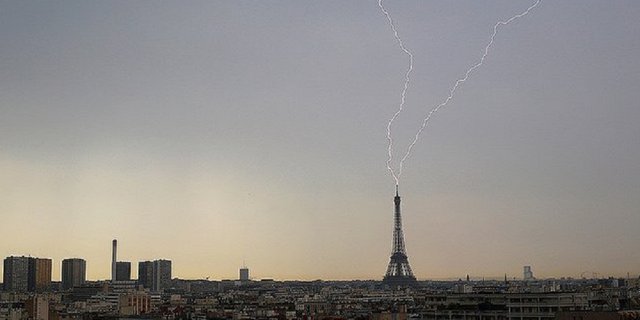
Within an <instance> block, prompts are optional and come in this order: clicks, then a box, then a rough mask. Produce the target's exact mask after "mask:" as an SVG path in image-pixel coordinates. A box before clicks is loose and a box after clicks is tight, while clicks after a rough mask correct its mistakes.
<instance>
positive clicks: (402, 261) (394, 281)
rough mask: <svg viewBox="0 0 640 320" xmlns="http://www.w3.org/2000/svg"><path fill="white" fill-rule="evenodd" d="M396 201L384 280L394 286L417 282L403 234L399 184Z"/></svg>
mask: <svg viewBox="0 0 640 320" xmlns="http://www.w3.org/2000/svg"><path fill="white" fill-rule="evenodd" d="M393 202H394V203H395V214H394V226H393V250H392V252H391V259H390V260H389V266H388V267H387V272H386V273H385V275H384V279H383V280H382V281H383V282H384V283H386V284H389V285H393V286H406V285H411V284H413V283H415V282H416V277H414V276H413V272H412V271H411V267H410V266H409V259H408V258H407V251H406V250H405V248H404V235H403V234H402V217H401V216H400V196H399V195H398V186H397V185H396V197H395V198H394V199H393Z"/></svg>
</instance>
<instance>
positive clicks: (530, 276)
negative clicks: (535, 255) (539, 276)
mask: <svg viewBox="0 0 640 320" xmlns="http://www.w3.org/2000/svg"><path fill="white" fill-rule="evenodd" d="M533 279H534V278H533V271H531V266H524V281H530V280H533Z"/></svg>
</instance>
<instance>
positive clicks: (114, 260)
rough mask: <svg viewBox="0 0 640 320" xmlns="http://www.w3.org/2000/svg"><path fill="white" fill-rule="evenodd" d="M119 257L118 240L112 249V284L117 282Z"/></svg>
mask: <svg viewBox="0 0 640 320" xmlns="http://www.w3.org/2000/svg"><path fill="white" fill-rule="evenodd" d="M117 255H118V240H116V239H113V248H112V249H111V282H115V281H116V261H117Z"/></svg>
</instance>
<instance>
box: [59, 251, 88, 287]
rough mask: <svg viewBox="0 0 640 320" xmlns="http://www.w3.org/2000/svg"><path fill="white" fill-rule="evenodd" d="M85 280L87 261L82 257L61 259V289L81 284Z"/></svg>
mask: <svg viewBox="0 0 640 320" xmlns="http://www.w3.org/2000/svg"><path fill="white" fill-rule="evenodd" d="M86 280H87V262H86V261H85V260H84V259H77V258H73V259H64V260H62V289H63V290H69V289H71V288H73V287H77V286H81V285H82V284H84V283H85V281H86Z"/></svg>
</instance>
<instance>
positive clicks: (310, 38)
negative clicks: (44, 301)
mask: <svg viewBox="0 0 640 320" xmlns="http://www.w3.org/2000/svg"><path fill="white" fill-rule="evenodd" d="M533 3H534V1H532V0H526V1H525V0H517V1H512V0H495V1H490V2H487V1H482V2H479V1H471V0H465V1H455V2H451V1H430V2H424V1H417V0H411V1H402V2H396V1H392V0H387V1H385V7H386V8H387V10H388V11H389V13H390V14H391V15H392V17H393V19H394V22H395V24H396V26H397V29H398V32H399V34H400V36H401V37H402V39H403V40H404V43H405V45H406V46H407V48H409V49H410V50H411V51H412V53H413V55H414V70H413V73H412V80H411V83H410V86H409V89H408V92H407V100H406V106H405V110H404V112H403V113H402V114H401V115H400V116H399V117H398V119H397V120H396V121H395V122H394V124H393V127H392V133H393V136H394V140H395V142H396V146H397V149H396V150H395V153H394V161H395V160H397V158H398V157H400V156H401V155H402V153H403V150H405V149H406V147H407V146H408V144H409V142H410V140H411V139H412V137H413V135H414V134H415V132H416V130H417V129H418V127H419V126H420V123H421V121H422V119H423V118H424V116H425V115H426V113H427V112H428V111H429V110H431V109H432V108H433V107H434V106H436V105H437V104H439V103H440V102H442V100H444V98H445V97H446V96H447V95H448V93H449V90H450V88H451V86H452V85H453V83H454V82H455V80H456V79H458V78H460V77H461V76H463V75H464V72H465V71H466V70H467V69H468V68H469V67H471V66H472V65H473V64H475V63H476V62H477V60H478V59H479V58H480V56H481V55H482V53H483V49H484V47H485V46H486V45H487V43H488V41H489V37H490V35H491V32H492V30H493V29H492V28H493V26H494V24H495V23H496V22H497V21H499V20H504V19H508V18H509V17H511V16H513V15H514V14H517V13H520V12H522V11H523V10H524V9H526V8H527V7H529V6H530V5H532V4H533ZM638 16H640V2H637V1H622V0H621V1H615V2H609V1H595V0H593V1H577V0H569V1H562V2H558V1H544V0H543V1H542V3H541V4H540V5H539V6H538V7H537V8H535V10H533V11H532V12H531V13H530V14H529V15H527V16H525V17H522V18H521V19H518V20H517V21H514V22H513V23H512V24H509V25H508V26H503V27H501V28H500V29H499V31H498V34H497V36H496V38H495V43H494V45H493V47H492V48H491V51H490V53H489V55H488V57H487V59H486V61H485V62H484V65H483V66H482V67H481V68H479V69H477V70H476V71H475V72H474V73H473V74H472V75H471V77H470V79H469V80H468V81H467V82H465V83H464V84H462V85H461V87H460V88H459V90H458V92H457V93H456V96H455V98H454V99H453V100H452V101H451V102H450V103H449V105H447V106H446V107H445V108H443V109H442V110H440V111H439V112H438V113H437V114H436V115H435V116H434V118H433V119H432V120H431V122H430V124H429V126H428V127H427V129H426V131H425V132H424V133H423V135H422V138H421V140H420V141H419V142H418V143H417V145H416V147H415V149H414V151H413V154H412V155H411V157H410V158H409V159H408V160H407V162H406V165H405V168H404V173H403V176H402V179H401V181H400V195H401V196H402V210H403V211H402V213H403V223H404V236H405V241H406V245H407V252H408V256H409V262H410V264H411V267H412V269H413V272H414V274H415V275H416V277H417V278H418V279H438V278H440V279H442V278H462V277H464V276H465V275H466V274H471V275H474V276H478V277H481V276H483V275H486V276H487V277H489V276H494V277H500V276H501V275H504V274H505V273H506V274H507V275H508V276H509V277H510V278H511V277H521V276H522V266H524V265H530V266H532V268H533V271H534V275H535V276H536V277H540V278H546V277H552V276H553V277H562V276H565V277H568V276H571V277H574V278H578V277H579V276H580V274H581V273H585V272H587V273H589V274H591V273H598V274H600V275H615V276H626V274H627V272H630V273H631V274H637V273H638V272H639V271H640V252H638V250H636V249H637V244H638V243H640V233H639V232H637V230H638V226H640V197H638V195H639V194H640V161H639V160H640V144H639V143H638V138H640V126H639V125H638V123H637V121H638V119H640V106H639V105H638V103H639V101H640V90H638V85H639V84H640V62H639V60H638V57H639V56H640V38H639V37H638V34H640V19H638ZM0 43H2V45H0V214H1V217H2V224H3V226H4V228H3V235H4V239H5V240H3V241H2V242H0V256H2V257H3V258H4V257H7V256H10V255H32V256H35V257H48V258H53V259H54V263H53V279H54V280H56V279H60V262H61V260H62V259H64V258H69V257H79V258H83V259H85V260H87V277H88V278H89V279H108V278H109V277H110V276H109V275H110V259H111V251H110V250H111V240H112V239H114V238H115V239H118V241H119V250H118V256H119V260H121V261H131V262H132V265H133V267H132V276H133V277H134V278H135V277H136V275H137V273H136V271H137V262H138V261H143V260H154V259H160V258H164V259H169V260H171V261H172V262H173V276H174V277H181V278H187V279H198V278H206V277H210V278H211V279H235V278H236V277H237V276H238V275H237V273H238V268H239V267H240V266H241V265H242V264H243V261H244V262H246V265H247V266H248V267H249V268H250V269H251V276H252V277H254V278H275V279H306V280H312V279H382V276H383V275H384V272H385V269H386V266H387V263H388V262H389V252H390V250H391V236H392V227H393V196H394V192H395V190H394V182H393V179H392V178H391V177H390V175H389V173H388V171H387V169H386V165H385V161H386V160H387V158H386V157H387V140H386V125H387V121H388V120H389V118H390V117H391V116H392V115H393V114H394V112H396V110H397V108H398V104H399V102H400V92H401V90H402V85H403V80H404V75H405V72H406V68H407V62H408V60H407V56H406V55H405V54H404V53H403V52H402V51H401V50H400V48H399V47H398V45H397V43H396V42H395V39H394V37H393V33H392V32H391V30H390V28H389V26H388V24H387V21H386V19H385V17H384V15H383V14H382V13H381V11H380V10H379V8H378V6H377V1H350V2H345V1H285V0H277V1H269V2H256V1H193V2H190V3H189V4H188V5H187V4H184V3H182V2H151V1H137V2H128V1H100V2H83V1H52V2H25V1H3V2H0ZM1 267H2V266H0V268H1Z"/></svg>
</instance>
